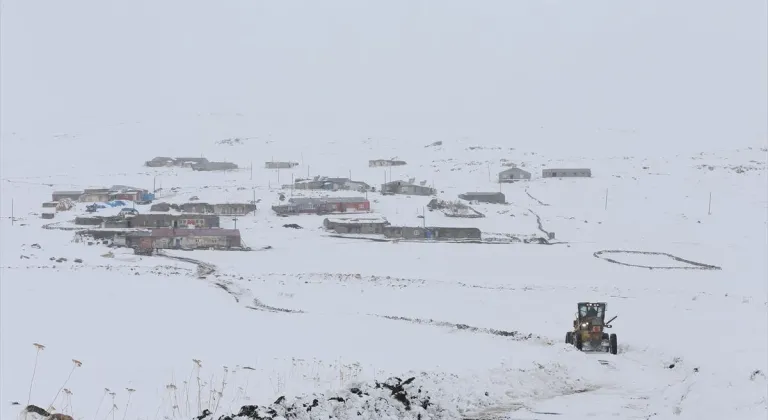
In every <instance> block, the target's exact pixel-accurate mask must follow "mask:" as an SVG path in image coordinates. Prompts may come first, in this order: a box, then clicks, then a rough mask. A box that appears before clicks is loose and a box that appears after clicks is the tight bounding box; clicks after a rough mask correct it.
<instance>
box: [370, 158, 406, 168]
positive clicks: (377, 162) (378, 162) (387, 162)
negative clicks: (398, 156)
mask: <svg viewBox="0 0 768 420" xmlns="http://www.w3.org/2000/svg"><path fill="white" fill-rule="evenodd" d="M403 165H405V161H402V160H392V159H374V160H369V161H368V166H369V167H371V168H376V167H381V166H403Z"/></svg>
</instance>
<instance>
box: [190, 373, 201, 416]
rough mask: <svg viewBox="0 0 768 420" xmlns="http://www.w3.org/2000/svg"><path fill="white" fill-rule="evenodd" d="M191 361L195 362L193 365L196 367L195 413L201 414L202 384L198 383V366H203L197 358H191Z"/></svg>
mask: <svg viewBox="0 0 768 420" xmlns="http://www.w3.org/2000/svg"><path fill="white" fill-rule="evenodd" d="M192 362H193V363H194V364H195V367H196V368H197V414H202V412H203V404H202V401H201V398H202V395H201V394H202V393H203V386H202V384H201V383H200V368H201V367H203V363H202V362H201V361H200V360H198V359H192Z"/></svg>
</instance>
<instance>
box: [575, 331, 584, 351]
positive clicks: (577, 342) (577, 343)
mask: <svg viewBox="0 0 768 420" xmlns="http://www.w3.org/2000/svg"><path fill="white" fill-rule="evenodd" d="M574 341H575V344H574V345H575V346H576V348H577V349H578V350H579V351H581V349H582V347H584V343H583V342H582V341H581V334H579V333H576V340H574Z"/></svg>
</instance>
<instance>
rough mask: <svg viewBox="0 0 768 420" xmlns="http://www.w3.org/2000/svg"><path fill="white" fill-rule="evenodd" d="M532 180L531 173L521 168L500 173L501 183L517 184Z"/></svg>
mask: <svg viewBox="0 0 768 420" xmlns="http://www.w3.org/2000/svg"><path fill="white" fill-rule="evenodd" d="M529 179H531V173H530V172H528V171H525V170H522V169H520V168H509V169H505V170H503V171H501V172H499V182H515V181H520V180H529Z"/></svg>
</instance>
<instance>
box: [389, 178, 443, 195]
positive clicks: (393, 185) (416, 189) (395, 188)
mask: <svg viewBox="0 0 768 420" xmlns="http://www.w3.org/2000/svg"><path fill="white" fill-rule="evenodd" d="M381 193H382V194H403V195H435V194H437V190H435V189H434V188H431V187H427V186H424V185H416V184H411V183H409V182H405V181H392V182H387V183H386V184H382V185H381Z"/></svg>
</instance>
